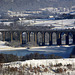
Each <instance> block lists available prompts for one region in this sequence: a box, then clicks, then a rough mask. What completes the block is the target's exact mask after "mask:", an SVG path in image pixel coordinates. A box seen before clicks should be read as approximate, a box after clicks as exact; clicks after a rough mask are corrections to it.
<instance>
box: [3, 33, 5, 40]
mask: <svg viewBox="0 0 75 75" xmlns="http://www.w3.org/2000/svg"><path fill="white" fill-rule="evenodd" d="M3 41H5V32H3Z"/></svg>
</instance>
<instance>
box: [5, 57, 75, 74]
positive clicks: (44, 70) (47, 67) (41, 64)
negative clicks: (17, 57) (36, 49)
mask: <svg viewBox="0 0 75 75" xmlns="http://www.w3.org/2000/svg"><path fill="white" fill-rule="evenodd" d="M57 64H61V66H55V65H57ZM67 65H71V66H69V67H68V66H67ZM7 66H9V67H14V68H15V67H17V68H18V69H21V70H22V67H23V70H24V71H23V72H24V73H26V71H27V72H29V75H75V58H71V59H42V60H34V59H33V60H27V61H17V62H11V63H4V67H7ZM38 69H39V70H40V71H39V70H38ZM57 69H61V70H62V71H63V72H62V71H57ZM65 69H66V71H64V70H65ZM56 72H57V73H56ZM38 73H39V74H38ZM25 75H28V74H25Z"/></svg>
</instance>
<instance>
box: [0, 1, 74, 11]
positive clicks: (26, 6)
mask: <svg viewBox="0 0 75 75" xmlns="http://www.w3.org/2000/svg"><path fill="white" fill-rule="evenodd" d="M74 5H75V0H0V10H2V11H3V10H4V11H5V10H13V11H23V10H38V9H39V8H46V7H66V8H67V7H71V6H74Z"/></svg>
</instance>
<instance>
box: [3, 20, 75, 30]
mask: <svg viewBox="0 0 75 75" xmlns="http://www.w3.org/2000/svg"><path fill="white" fill-rule="evenodd" d="M18 22H19V23H18V24H21V25H24V26H25V25H28V26H29V25H30V26H55V28H53V29H62V28H63V29H64V28H65V29H68V28H75V19H63V20H50V19H32V20H21V21H18ZM2 23H4V24H6V25H9V24H10V23H11V22H2Z"/></svg>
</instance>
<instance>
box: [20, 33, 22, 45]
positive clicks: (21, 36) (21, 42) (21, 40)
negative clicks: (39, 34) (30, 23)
mask: <svg viewBox="0 0 75 75" xmlns="http://www.w3.org/2000/svg"><path fill="white" fill-rule="evenodd" d="M20 44H22V32H20Z"/></svg>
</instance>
